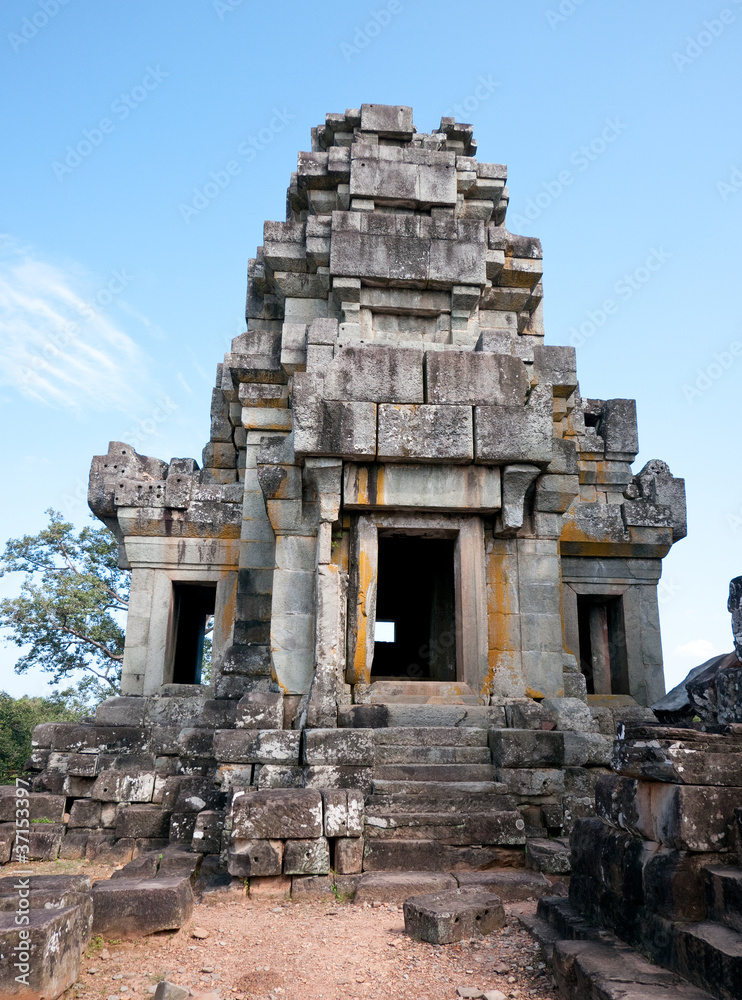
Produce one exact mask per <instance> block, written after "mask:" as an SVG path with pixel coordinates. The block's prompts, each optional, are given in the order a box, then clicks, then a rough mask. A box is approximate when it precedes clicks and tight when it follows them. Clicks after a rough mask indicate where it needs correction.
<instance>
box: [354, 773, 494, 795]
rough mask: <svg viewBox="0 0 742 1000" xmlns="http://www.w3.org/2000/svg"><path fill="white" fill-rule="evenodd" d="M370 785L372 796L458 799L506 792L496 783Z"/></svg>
mask: <svg viewBox="0 0 742 1000" xmlns="http://www.w3.org/2000/svg"><path fill="white" fill-rule="evenodd" d="M372 785H373V795H400V796H401V795H439V796H441V797H445V796H456V797H458V796H462V795H471V794H481V793H488V794H490V795H495V794H499V795H505V794H507V791H508V790H507V788H506V786H505V785H503V784H502V783H501V782H497V781H457V782H456V783H451V784H446V783H445V782H439V781H399V780H394V781H391V780H389V779H387V778H374V779H373V781H372ZM372 797H373V796H372Z"/></svg>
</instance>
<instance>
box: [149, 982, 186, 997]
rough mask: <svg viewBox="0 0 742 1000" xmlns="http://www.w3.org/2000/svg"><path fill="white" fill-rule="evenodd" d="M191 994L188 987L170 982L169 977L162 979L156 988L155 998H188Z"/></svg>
mask: <svg viewBox="0 0 742 1000" xmlns="http://www.w3.org/2000/svg"><path fill="white" fill-rule="evenodd" d="M190 995H191V991H190V990H189V989H188V988H187V987H185V986H178V985H177V984H176V983H170V982H168V981H167V979H162V980H160V982H159V983H158V984H157V988H156V989H155V1000H186V997H189V996H190Z"/></svg>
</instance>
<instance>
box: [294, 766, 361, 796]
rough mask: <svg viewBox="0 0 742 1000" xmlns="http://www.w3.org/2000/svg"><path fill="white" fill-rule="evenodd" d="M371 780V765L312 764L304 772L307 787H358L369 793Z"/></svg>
mask: <svg viewBox="0 0 742 1000" xmlns="http://www.w3.org/2000/svg"><path fill="white" fill-rule="evenodd" d="M371 780H372V769H371V768H370V767H352V766H336V765H333V764H312V765H310V766H309V767H307V768H306V770H305V772H304V784H305V785H306V787H307V788H323V789H324V788H348V789H351V788H357V789H360V791H361V792H364V793H367V792H370V791H371Z"/></svg>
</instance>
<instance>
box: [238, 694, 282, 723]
mask: <svg viewBox="0 0 742 1000" xmlns="http://www.w3.org/2000/svg"><path fill="white" fill-rule="evenodd" d="M235 726H236V727H237V729H283V696H282V695H281V694H278V693H273V692H265V693H264V692H262V691H250V692H248V694H246V695H245V696H244V697H243V698H241V699H240V700H239V702H238V703H237V717H236V719H235Z"/></svg>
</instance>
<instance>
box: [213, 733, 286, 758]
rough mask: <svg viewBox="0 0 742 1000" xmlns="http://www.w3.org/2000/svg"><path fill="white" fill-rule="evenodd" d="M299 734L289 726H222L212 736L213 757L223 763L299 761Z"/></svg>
mask: <svg viewBox="0 0 742 1000" xmlns="http://www.w3.org/2000/svg"><path fill="white" fill-rule="evenodd" d="M300 737H301V733H299V732H293V731H292V730H288V729H263V730H253V729H245V730H239V729H237V730H235V729H222V730H218V731H217V733H216V735H215V736H214V756H215V757H216V759H217V760H219V761H224V762H225V763H245V764H278V763H285V764H292V763H297V764H298V762H299V741H300Z"/></svg>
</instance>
